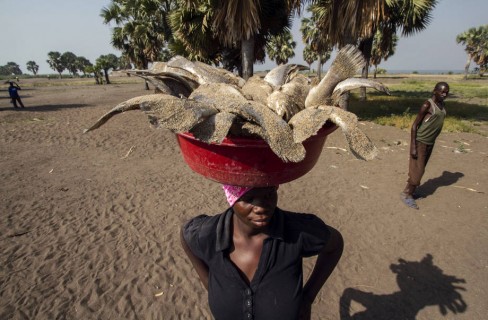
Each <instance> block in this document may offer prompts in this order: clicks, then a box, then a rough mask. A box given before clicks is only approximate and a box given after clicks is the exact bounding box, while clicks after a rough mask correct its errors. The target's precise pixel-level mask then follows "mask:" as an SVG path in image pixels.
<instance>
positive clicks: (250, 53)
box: [185, 0, 302, 80]
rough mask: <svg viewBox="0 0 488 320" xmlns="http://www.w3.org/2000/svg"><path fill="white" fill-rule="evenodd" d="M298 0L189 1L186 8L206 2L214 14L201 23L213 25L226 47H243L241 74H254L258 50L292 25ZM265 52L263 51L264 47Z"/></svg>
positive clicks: (216, 36) (298, 4)
mask: <svg viewBox="0 0 488 320" xmlns="http://www.w3.org/2000/svg"><path fill="white" fill-rule="evenodd" d="M301 3H302V1H299V0H228V1H209V0H187V1H186V3H185V10H191V9H194V8H200V7H202V6H204V5H206V6H207V7H208V8H209V9H210V10H209V12H211V14H210V15H209V16H208V18H209V19H208V20H205V21H204V23H203V24H202V25H204V26H207V27H208V26H211V29H210V30H211V32H212V36H213V37H215V38H217V39H218V41H219V43H221V44H222V45H223V46H224V47H226V48H239V49H240V61H241V62H240V66H239V67H238V69H239V71H240V72H239V73H240V74H241V75H242V77H243V78H244V79H246V80H247V79H248V78H249V77H251V76H252V75H253V72H254V71H253V69H254V68H253V64H254V62H255V61H256V52H257V51H258V50H263V48H264V46H265V43H266V39H267V37H269V36H271V35H277V34H279V33H281V32H283V29H284V28H286V27H288V28H289V27H290V25H291V15H292V14H293V13H294V12H299V10H300V5H301ZM263 53H264V50H263Z"/></svg>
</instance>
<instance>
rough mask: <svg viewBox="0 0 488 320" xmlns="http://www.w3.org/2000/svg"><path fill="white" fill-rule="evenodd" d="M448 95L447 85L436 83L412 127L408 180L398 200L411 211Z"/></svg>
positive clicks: (442, 116) (443, 113) (441, 121)
mask: <svg viewBox="0 0 488 320" xmlns="http://www.w3.org/2000/svg"><path fill="white" fill-rule="evenodd" d="M448 94H449V85H448V84H447V83H446V82H439V83H437V84H436V85H435V88H434V91H433V93H432V98H430V99H429V100H427V101H425V102H424V104H423V105H422V107H421V108H420V110H419V113H418V115H417V117H416V118H415V121H414V122H413V125H412V129H411V138H410V139H411V141H410V161H409V168H408V180H407V185H406V186H405V189H404V190H403V192H402V193H401V194H400V198H401V200H402V201H403V203H405V204H406V205H407V206H409V207H410V208H413V209H418V208H419V207H418V205H417V203H416V202H415V199H414V197H413V193H414V191H415V189H416V188H417V187H418V186H419V185H420V180H421V179H422V176H423V175H424V172H425V166H426V165H427V162H428V161H429V158H430V155H431V154H432V150H433V149H434V144H435V140H436V139H437V136H438V135H439V133H441V131H442V126H443V124H444V119H445V117H446V108H445V105H444V99H446V98H447V96H448Z"/></svg>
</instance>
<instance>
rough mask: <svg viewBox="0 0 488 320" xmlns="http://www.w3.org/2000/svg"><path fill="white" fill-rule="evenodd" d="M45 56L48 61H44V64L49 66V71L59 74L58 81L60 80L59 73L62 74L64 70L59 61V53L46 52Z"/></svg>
mask: <svg viewBox="0 0 488 320" xmlns="http://www.w3.org/2000/svg"><path fill="white" fill-rule="evenodd" d="M47 56H48V57H49V59H48V60H46V62H47V63H48V64H49V66H50V67H51V69H53V70H54V71H57V72H58V73H59V79H61V73H63V71H64V70H65V69H66V67H65V66H64V64H63V61H62V60H61V53H59V52H57V51H50V52H48V54H47Z"/></svg>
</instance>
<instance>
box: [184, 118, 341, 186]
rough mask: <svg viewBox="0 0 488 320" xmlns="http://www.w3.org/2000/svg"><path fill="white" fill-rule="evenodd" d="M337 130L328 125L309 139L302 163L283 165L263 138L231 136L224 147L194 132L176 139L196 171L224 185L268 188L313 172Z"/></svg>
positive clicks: (284, 163)
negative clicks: (206, 140) (196, 137)
mask: <svg viewBox="0 0 488 320" xmlns="http://www.w3.org/2000/svg"><path fill="white" fill-rule="evenodd" d="M336 129H337V126H335V125H334V124H332V123H329V122H327V123H326V124H325V125H324V127H323V128H322V129H320V131H319V132H318V133H317V134H316V135H315V136H312V137H310V138H308V139H307V140H305V141H304V142H303V145H304V147H305V150H306V155H305V158H304V159H303V160H302V161H300V162H283V161H282V160H281V159H280V158H278V156H277V155H276V154H274V153H273V151H272V150H271V148H270V147H269V145H268V144H267V143H266V142H265V141H264V140H261V139H252V138H241V137H227V138H225V139H224V140H223V141H222V143H221V144H215V143H211V144H208V143H205V142H202V141H199V140H197V139H195V138H194V137H193V135H192V134H190V133H179V134H177V135H176V136H177V140H178V144H179V145H180V149H181V153H182V154H183V158H184V159H185V162H186V163H187V164H188V166H189V167H190V168H191V169H192V170H193V171H195V172H197V173H199V174H201V175H203V176H204V177H206V178H208V179H211V180H214V181H216V182H219V183H223V184H231V185H237V186H252V187H265V186H271V185H278V184H282V183H286V182H290V181H293V180H295V179H298V178H300V177H301V176H303V175H304V174H306V173H307V172H309V171H310V170H311V169H312V168H313V167H314V166H315V164H316V163H317V160H318V159H319V157H320V153H321V152H322V149H323V147H324V143H325V140H326V139H327V136H328V135H329V134H330V133H332V132H333V131H334V130H336Z"/></svg>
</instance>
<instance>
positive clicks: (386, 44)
mask: <svg viewBox="0 0 488 320" xmlns="http://www.w3.org/2000/svg"><path fill="white" fill-rule="evenodd" d="M388 37H391V39H389V38H388ZM397 43H398V36H397V35H396V34H389V33H386V32H385V33H384V32H381V30H378V31H376V34H375V36H374V39H373V48H372V50H371V60H370V64H371V65H373V66H374V76H373V77H374V78H375V79H376V74H377V71H378V65H379V64H380V63H381V61H382V60H385V61H386V60H388V58H389V57H391V56H392V55H394V54H395V48H396V45H397Z"/></svg>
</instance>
